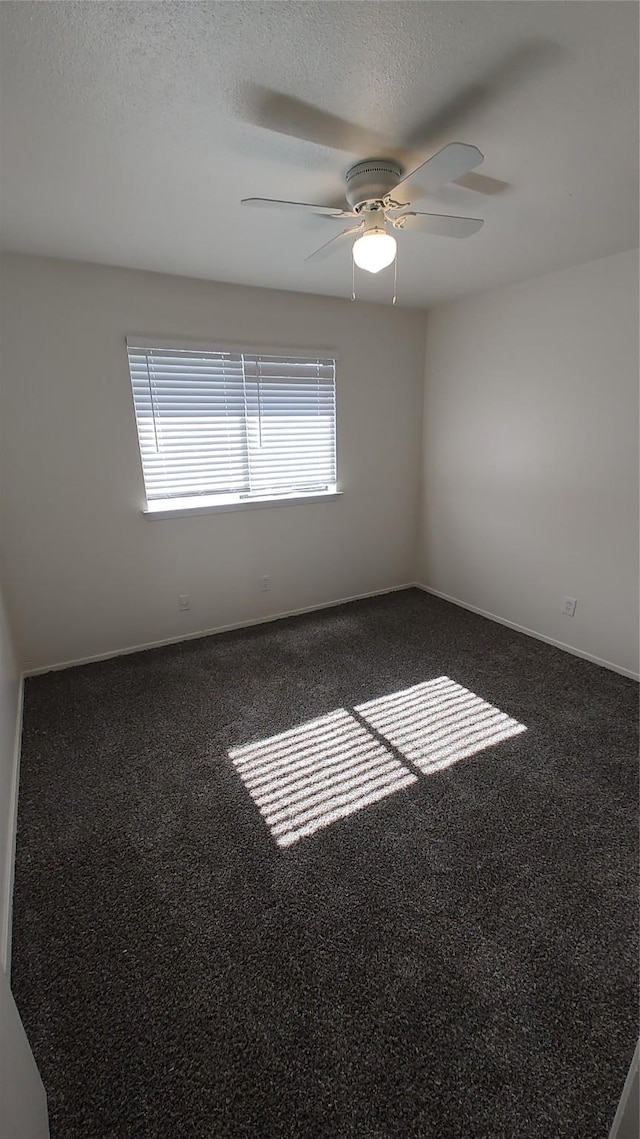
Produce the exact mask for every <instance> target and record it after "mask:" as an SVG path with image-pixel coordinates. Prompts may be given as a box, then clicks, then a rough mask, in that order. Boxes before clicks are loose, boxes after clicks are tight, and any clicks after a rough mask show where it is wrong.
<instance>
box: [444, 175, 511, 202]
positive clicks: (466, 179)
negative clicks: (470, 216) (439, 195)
mask: <svg viewBox="0 0 640 1139" xmlns="http://www.w3.org/2000/svg"><path fill="white" fill-rule="evenodd" d="M455 184H456V186H461V187H462V189H463V190H473V192H474V193H475V194H486V195H487V196H489V197H490V196H491V195H493V194H502V193H503V191H504V190H508V189H509V183H508V182H503V181H502V179H501V178H490V177H489V175H488V174H474V173H473V171H470V172H469V173H468V174H461V175H460V177H459V178H456V180H455Z"/></svg>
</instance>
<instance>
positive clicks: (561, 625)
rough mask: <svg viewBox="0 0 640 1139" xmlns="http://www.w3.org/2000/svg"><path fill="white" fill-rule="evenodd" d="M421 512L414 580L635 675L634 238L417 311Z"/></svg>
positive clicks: (635, 442)
mask: <svg viewBox="0 0 640 1139" xmlns="http://www.w3.org/2000/svg"><path fill="white" fill-rule="evenodd" d="M421 518H422V531H421V536H420V555H419V573H418V576H419V580H420V581H421V582H423V583H424V584H425V585H427V586H429V587H431V588H433V589H435V590H437V591H439V592H441V593H443V594H445V595H447V596H449V597H451V598H455V599H457V600H458V601H461V602H464V603H466V604H468V605H471V606H473V607H476V608H478V609H480V610H483V611H485V612H488V613H491V614H495V615H496V616H498V617H501V618H503V619H505V620H506V621H508V622H513V623H514V624H516V625H519V626H523V627H525V628H527V629H530V630H533V631H535V632H536V633H538V634H540V635H542V636H544V637H546V638H549V639H552V640H555V641H557V642H561V643H564V644H567V645H569V646H572V647H573V648H574V649H575V650H577V651H578V652H582V653H584V654H587V655H590V656H593V657H597V658H599V659H601V660H602V661H607V662H610V663H613V664H614V665H616V666H618V667H619V668H621V669H626V670H629V671H631V672H632V673H636V674H637V672H638V257H637V252H630V253H623V254H617V255H616V256H613V257H607V258H603V259H602V260H599V261H594V262H591V263H590V264H588V265H582V266H578V267H577V268H574V269H569V270H567V271H565V272H561V273H555V274H553V275H551V276H548V277H544V278H538V279H536V280H532V281H528V282H526V283H524V284H521V285H518V286H515V287H512V288H509V289H500V290H496V291H492V292H490V293H485V294H482V295H479V296H475V297H472V298H471V299H469V300H463V301H459V302H456V303H452V304H448V305H445V306H442V307H441V308H437V309H435V310H434V311H433V312H431V313H430V314H429V320H428V329H427V355H426V383H425V404H424V436H423V500H422V509H421ZM563 595H569V596H571V597H576V598H578V607H577V610H576V614H575V617H573V618H570V617H565V616H563V615H562V614H561V612H560V601H561V598H562V596H563Z"/></svg>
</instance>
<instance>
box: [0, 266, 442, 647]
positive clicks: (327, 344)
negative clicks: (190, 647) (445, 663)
mask: <svg viewBox="0 0 640 1139" xmlns="http://www.w3.org/2000/svg"><path fill="white" fill-rule="evenodd" d="M2 321H3V325H2V339H1V344H2V361H1V362H2V370H3V376H4V380H3V382H4V389H5V390H4V397H3V419H2V432H3V435H2V448H1V451H2V456H3V472H2V480H1V481H2V485H3V486H4V488H5V492H6V493H5V494H4V495H3V502H2V526H3V533H4V536H5V552H4V559H3V568H4V580H5V586H6V594H7V603H8V605H9V607H10V612H11V615H12V620H13V623H14V626H15V633H16V640H17V649H18V653H19V655H20V657H21V660H22V662H23V664H24V667H25V668H27V669H30V668H34V667H41V666H46V665H52V664H56V663H59V662H63V661H72V660H76V659H79V658H83V657H87V656H92V655H94V654H101V653H107V652H110V651H114V650H118V649H122V648H125V647H127V646H132V645H139V644H145V643H148V642H154V641H157V640H160V639H163V638H169V637H179V636H181V635H184V634H188V633H190V632H194V631H197V630H202V629H212V628H217V627H219V626H224V625H228V624H232V623H235V622H241V621H244V620H255V619H258V618H260V617H261V616H265V615H268V614H270V613H278V612H282V611H287V610H295V609H298V608H302V607H305V606H314V605H320V604H322V603H324V602H330V601H334V600H337V599H339V598H346V597H350V596H353V595H357V594H361V593H367V592H370V591H374V590H378V589H385V588H387V587H392V586H396V585H401V584H403V583H405V582H408V581H412V580H413V577H414V567H415V536H416V517H417V504H418V484H417V479H416V471H417V469H418V464H419V448H420V431H421V414H422V376H423V368H424V337H425V316H424V313H420V312H411V311H406V310H404V311H403V310H396V309H392V308H391V307H390V306H384V307H383V306H373V305H366V304H353V303H351V302H350V301H341V300H335V299H331V298H320V297H311V296H306V295H305V296H302V295H295V294H290V293H278V292H272V291H266V290H261V289H251V288H244V287H241V286H231V285H223V284H213V283H209V282H204V281H194V280H189V279H187V278H179V277H169V276H161V275H156V274H151V273H140V272H135V271H129V270H120V269H112V268H105V267H101V266H91V265H81V264H75V263H72V262H63V261H55V260H48V259H41V258H36V257H25V256H20V255H13V254H7V255H5V256H4V257H3V261H2ZM130 332H131V333H138V334H141V335H142V334H145V335H158V336H162V337H172V338H177V337H184V338H185V339H199V340H202V339H211V340H213V341H222V342H242V343H246V344H248V345H250V344H257V345H259V346H263V347H264V346H266V345H274V346H289V345H291V346H293V347H298V346H299V347H303V346H310V347H314V348H315V347H319V348H329V349H335V350H336V352H337V353H338V357H339V360H338V373H337V403H338V468H339V481H340V484H341V486H342V488H343V489H344V495H343V496H342V498H340V499H339V500H335V501H328V502H326V503H309V504H306V505H298V506H279V507H275V508H270V509H263V510H250V511H249V510H246V511H238V512H233V513H227V514H218V515H205V516H202V517H196V518H193V517H191V518H181V519H162V520H160V519H153V520H151V519H148V518H145V517H143V515H142V513H141V508H142V505H143V501H144V500H143V484H142V475H141V470H140V461H139V456H138V450H137V440H136V431H135V424H134V417H133V411H132V403H131V394H130V383H129V377H128V370H127V361H126V355H125V347H124V338H125V335H126V334H127V333H130ZM261 574H269V575H271V592H270V593H267V594H261V593H260V592H259V589H260V576H261ZM180 593H189V594H190V595H191V610H190V611H189V612H188V613H179V612H178V594H180Z"/></svg>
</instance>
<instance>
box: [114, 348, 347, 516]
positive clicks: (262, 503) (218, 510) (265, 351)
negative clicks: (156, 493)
mask: <svg viewBox="0 0 640 1139" xmlns="http://www.w3.org/2000/svg"><path fill="white" fill-rule="evenodd" d="M124 347H125V358H126V365H127V379H128V387H129V395H130V399H131V411H132V415H133V424H134V428H135V440H136V448H137V452H138V461H139V469H140V477H141V481H142V492H143V505H142V507H141V513H142V514H143V516H144V517H145V518H151V519H158V518H187V517H190V516H198V515H204V514H222V513H229V512H233V511H237V510H262V509H264V508H265V507H273V506H296V505H302V504H306V503H311V502H328V501H331V500H335V499H339V498H341V497H342V495H343V490H342V489H341V487H340V484H339V481H338V479H339V474H338V383H337V373H338V365H339V359H340V357H339V353H338V352H336V350H335V349H334V348H331V347H329V348H327V347H317V346H314V347H310V346H309V345H308V344H306V345H304V346H300V345H287V346H286V347H283V346H282V344H280V343H278V344H259V345H257V344H252V343H247V342H239V341H227V342H223V341H222V340H192V339H190V338H187V337H184V338H183V337H170V338H167V337H166V336H149V335H144V336H138V335H137V334H135V333H131V332H128V333H127V334H126V336H125V342H124ZM130 348H140V349H143V350H145V349H148V350H150V351H151V350H153V349H157V350H158V351H172V350H181V351H184V352H200V351H201V352H229V353H244V354H246V355H247V356H260V355H264V356H272V357H273V356H278V355H282V356H283V358H285V359H286V358H298V359H306V358H309V359H313V360H316V359H320V358H321V359H330V360H332V361H333V364H334V438H335V470H336V481H335V483H334V484H331V485H330V487H329V489H328V490H325V491H318V490H313V491H309V492H304V491H297V492H293V493H285V494H278V495H253V496H252V497H250V498H246V497H240V496H239V495H238V496H234V495H193V496H184V497H183V498H173V499H171V498H156V499H151V500H149V499H148V498H147V488H146V483H145V478H144V467H143V460H142V449H141V446H140V435H139V431H138V422H137V411H136V404H135V398H134V392H133V383H132V377H131V370H130V367H129V349H130Z"/></svg>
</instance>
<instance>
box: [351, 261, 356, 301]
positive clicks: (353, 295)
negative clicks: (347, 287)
mask: <svg viewBox="0 0 640 1139" xmlns="http://www.w3.org/2000/svg"><path fill="white" fill-rule="evenodd" d="M355 299H356V263H355V261H354V260H353V257H352V258H351V300H352V301H355Z"/></svg>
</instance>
